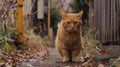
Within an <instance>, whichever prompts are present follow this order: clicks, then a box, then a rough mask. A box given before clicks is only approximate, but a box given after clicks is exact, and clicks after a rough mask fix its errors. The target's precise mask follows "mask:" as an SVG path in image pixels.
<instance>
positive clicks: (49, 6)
mask: <svg viewBox="0 0 120 67" xmlns="http://www.w3.org/2000/svg"><path fill="white" fill-rule="evenodd" d="M48 39H50V0H48Z"/></svg>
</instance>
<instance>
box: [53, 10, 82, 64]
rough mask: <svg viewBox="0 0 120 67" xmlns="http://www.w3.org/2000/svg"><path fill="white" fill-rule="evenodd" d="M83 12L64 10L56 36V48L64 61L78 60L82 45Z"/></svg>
mask: <svg viewBox="0 0 120 67" xmlns="http://www.w3.org/2000/svg"><path fill="white" fill-rule="evenodd" d="M82 14H83V11H80V12H79V13H77V14H74V13H65V12H62V20H61V22H60V24H59V28H58V30H57V36H56V41H55V43H56V48H57V50H58V52H59V54H60V55H61V57H62V59H63V62H69V61H71V62H78V61H79V59H78V55H79V53H80V50H81V45H82V34H81V26H82V19H81V18H82Z"/></svg>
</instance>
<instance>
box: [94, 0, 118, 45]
mask: <svg viewBox="0 0 120 67" xmlns="http://www.w3.org/2000/svg"><path fill="white" fill-rule="evenodd" d="M94 8H95V12H94V13H95V20H94V21H95V27H96V31H97V33H98V34H97V36H96V38H97V39H99V40H100V41H101V42H102V43H103V44H110V43H112V44H113V43H114V44H120V0H94Z"/></svg>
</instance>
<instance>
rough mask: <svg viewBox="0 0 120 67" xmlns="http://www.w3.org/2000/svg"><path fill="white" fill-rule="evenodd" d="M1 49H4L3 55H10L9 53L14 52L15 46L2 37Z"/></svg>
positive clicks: (0, 41) (0, 39) (0, 40)
mask: <svg viewBox="0 0 120 67" xmlns="http://www.w3.org/2000/svg"><path fill="white" fill-rule="evenodd" d="M0 49H2V52H3V53H8V52H11V51H14V50H15V46H13V45H10V44H8V43H7V38H5V37H1V38H0Z"/></svg>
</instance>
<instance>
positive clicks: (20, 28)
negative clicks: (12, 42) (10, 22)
mask: <svg viewBox="0 0 120 67" xmlns="http://www.w3.org/2000/svg"><path fill="white" fill-rule="evenodd" d="M17 3H18V17H17V31H18V42H19V43H23V10H22V9H23V0H18V1H17Z"/></svg>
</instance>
